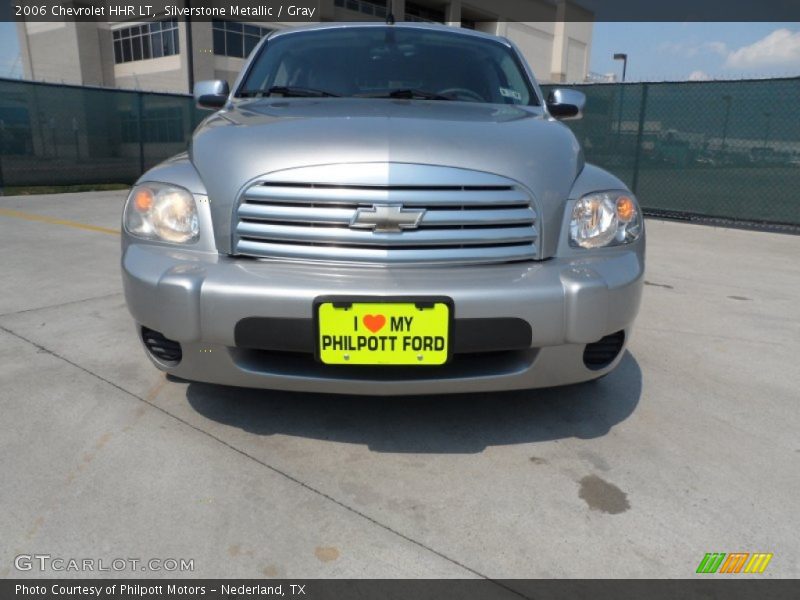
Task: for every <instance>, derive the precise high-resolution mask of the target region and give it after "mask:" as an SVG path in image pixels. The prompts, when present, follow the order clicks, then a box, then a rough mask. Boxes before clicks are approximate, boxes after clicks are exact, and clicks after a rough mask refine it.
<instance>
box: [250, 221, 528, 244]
mask: <svg viewBox="0 0 800 600" xmlns="http://www.w3.org/2000/svg"><path fill="white" fill-rule="evenodd" d="M236 233H238V234H239V237H240V238H245V239H248V240H252V241H257V240H266V241H281V242H294V243H305V244H337V245H348V246H351V245H352V246H382V247H387V246H396V247H404V246H427V245H430V246H465V245H484V246H487V245H493V246H494V245H498V244H522V243H525V242H527V243H533V242H534V240H535V239H536V235H535V234H534V232H533V230H532V229H531V228H530V227H498V228H492V229H428V230H425V229H416V230H412V231H403V232H401V233H378V232H373V231H367V230H356V229H348V228H346V227H303V226H294V225H283V224H281V225H272V224H262V223H243V222H240V223H239V225H238V226H237V227H236Z"/></svg>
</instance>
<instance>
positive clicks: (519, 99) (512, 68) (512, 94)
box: [500, 54, 531, 104]
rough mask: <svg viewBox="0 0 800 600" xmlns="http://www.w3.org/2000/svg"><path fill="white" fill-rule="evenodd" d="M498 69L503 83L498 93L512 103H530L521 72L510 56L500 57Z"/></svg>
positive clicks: (529, 96)
mask: <svg viewBox="0 0 800 600" xmlns="http://www.w3.org/2000/svg"><path fill="white" fill-rule="evenodd" d="M500 70H501V71H502V72H503V79H505V82H504V85H503V87H502V89H501V90H500V94H501V95H502V96H503V98H505V99H506V101H510V102H511V103H513V104H530V101H531V95H530V92H529V91H528V85H527V84H526V83H525V80H524V79H523V78H522V77H523V76H522V72H521V70H520V69H519V67H518V66H517V64H516V62H515V61H514V59H513V58H511V56H509V55H508V54H506V55H504V56H503V57H502V58H501V59H500Z"/></svg>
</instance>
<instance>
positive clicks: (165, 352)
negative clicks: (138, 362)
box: [142, 327, 183, 366]
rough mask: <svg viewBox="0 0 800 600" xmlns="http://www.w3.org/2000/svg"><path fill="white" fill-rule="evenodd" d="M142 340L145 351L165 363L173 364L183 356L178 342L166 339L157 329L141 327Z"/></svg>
mask: <svg viewBox="0 0 800 600" xmlns="http://www.w3.org/2000/svg"><path fill="white" fill-rule="evenodd" d="M142 341H143V342H144V346H145V348H147V351H148V352H149V353H150V354H152V355H153V356H154V357H155V358H156V359H158V360H159V361H160V362H162V363H164V364H166V365H169V366H175V365H177V364H178V363H179V362H181V358H183V352H182V350H181V345H180V343H179V342H176V341H174V340H170V339H167V338H166V337H164V334H163V333H161V332H159V331H154V330H152V329H148V328H147V327H142Z"/></svg>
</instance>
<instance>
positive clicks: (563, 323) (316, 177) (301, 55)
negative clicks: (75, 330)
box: [122, 23, 645, 395]
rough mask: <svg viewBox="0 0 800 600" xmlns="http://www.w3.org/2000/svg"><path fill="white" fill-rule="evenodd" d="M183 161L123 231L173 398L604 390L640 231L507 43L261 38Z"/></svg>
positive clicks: (201, 98) (150, 178)
mask: <svg viewBox="0 0 800 600" xmlns="http://www.w3.org/2000/svg"><path fill="white" fill-rule="evenodd" d="M195 99H196V102H197V104H198V105H199V106H201V107H204V108H210V109H216V112H214V113H213V114H212V115H211V116H209V117H208V118H206V119H205V120H204V121H203V122H202V123H201V124H200V126H199V127H198V128H197V130H196V131H195V132H194V134H193V136H192V139H191V143H190V145H189V150H188V152H187V153H185V154H182V155H179V156H176V157H174V158H172V159H170V160H167V161H166V162H164V163H162V164H160V165H158V166H156V167H154V168H152V169H151V170H149V171H148V172H146V173H145V174H144V175H143V176H142V177H141V178H140V179H139V181H138V182H137V183H136V185H135V186H134V187H133V189H132V190H131V193H130V195H129V197H128V200H127V202H126V205H125V210H124V215H123V237H122V271H123V280H124V286H125V296H126V299H127V303H128V307H129V309H130V312H131V314H132V316H133V319H134V321H135V322H136V328H137V331H138V335H139V336H140V338H141V341H142V343H143V345H144V347H145V349H146V351H147V354H148V356H149V357H150V359H151V360H152V362H153V363H154V364H155V365H156V366H157V367H158V368H160V369H162V370H164V371H167V372H168V373H171V374H173V375H175V376H176V377H179V378H182V379H186V380H190V381H203V382H212V383H219V384H226V385H234V386H245V387H256V388H268V389H277V390H295V391H307V392H327V393H341V394H371V395H382V394H384V395H389V394H431V393H451V392H481V391H493V390H510V389H525V388H537V387H548V386H556V385H564V384H572V383H577V382H582V381H588V380H591V379H595V378H598V377H601V376H603V375H605V374H607V373H608V372H609V371H611V370H612V369H613V368H614V367H615V366H616V365H617V364H618V363H619V361H620V360H621V357H622V355H623V353H624V351H625V347H626V343H627V340H628V337H629V334H630V331H631V327H632V324H633V321H634V319H635V317H636V314H637V312H638V310H639V303H640V299H641V290H642V282H643V271H644V247H645V240H644V224H643V220H642V213H641V210H640V208H639V205H638V203H637V200H636V198H635V197H634V196H633V194H632V193H631V192H630V191H629V190H628V189H627V187H626V186H625V184H623V183H622V182H621V181H620V180H619V179H617V178H616V177H614V176H613V175H611V174H609V173H607V172H605V171H603V170H601V169H599V168H598V167H596V166H593V165H590V164H586V163H585V161H584V157H583V153H582V151H581V147H580V145H579V144H578V141H577V140H576V138H575V136H574V135H573V134H572V132H571V131H570V130H569V128H568V127H566V126H565V125H564V124H563V123H561V122H560V121H561V120H563V119H571V118H578V117H580V116H581V114H582V111H583V104H584V96H583V94H581V93H579V92H577V91H573V90H566V89H562V90H554V91H552V92H551V93H550V94H549V95H548V96H547V97H546V98H545V97H543V95H542V92H541V90H540V88H539V86H538V84H537V82H536V80H535V78H534V76H533V74H532V72H531V71H530V69H529V67H528V65H527V64H526V62H525V60H524V59H523V57H522V55H521V54H520V52H519V51H518V49H517V48H515V46H514V45H513V44H512V43H511V42H509V41H508V40H506V39H504V38H500V37H495V36H491V35H487V34H483V33H477V32H471V31H467V30H460V29H453V28H446V27H444V26H434V25H421V24H413V25H412V24H402V25H401V24H397V25H388V24H368V25H364V24H341V23H339V24H329V25H320V26H312V27H310V28H307V29H287V30H282V31H279V32H274V33H272V34H270V35H269V36H268V37H266V38H264V39H263V40H262V41H261V43H260V44H259V45H258V46H257V47H256V48H255V49H254V51H253V52H252V54H251V55H250V57H249V59H248V61H247V63H246V65H245V67H244V69H243V71H242V73H241V74H240V75H239V78H238V79H237V81H236V82H235V84H234V86H233V88H232V91H231V90H229V87H228V84H227V83H226V82H224V81H209V82H202V83H199V84H198V85H197V86H196V89H195Z"/></svg>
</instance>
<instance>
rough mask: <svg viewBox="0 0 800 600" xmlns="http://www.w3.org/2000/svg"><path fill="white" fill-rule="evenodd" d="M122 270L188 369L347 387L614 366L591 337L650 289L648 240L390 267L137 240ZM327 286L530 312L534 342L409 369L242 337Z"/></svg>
mask: <svg viewBox="0 0 800 600" xmlns="http://www.w3.org/2000/svg"><path fill="white" fill-rule="evenodd" d="M122 272H123V283H124V288H125V296H126V300H127V303H128V307H129V310H130V312H131V314H132V316H133V318H134V319H135V321H136V322H137V323H138V324H139V325H140V326H145V327H147V328H149V329H153V330H156V331H159V332H161V333H163V335H164V336H165V337H167V338H169V339H172V340H176V341H178V342H180V343H181V346H182V348H183V357H182V359H181V361H180V363H179V364H177V365H174V366H169V365H166V364H163V363H160V362H159V361H158V360H156V359H153V357H152V356H151V359H153V362H154V363H155V364H156V365H157V366H158V367H159V368H161V369H163V370H165V371H168V372H169V373H172V374H174V375H176V376H178V377H182V378H185V379H189V380H194V381H204V382H211V383H219V384H226V385H235V386H244V387H256V388H269V389H280V390H292V391H308V392H325V393H342V394H371V395H399V394H428V393H430V394H433V393H459V392H477V391H494V390H509V389H524V388H535V387H550V386H555V385H564V384H570V383H578V382H581V381H586V380H589V379H594V378H597V377H599V376H602V375H604V374H605V373H607V372H608V371H610V370H612V369H613V368H614V367H615V366H616V364H617V363H618V362H619V360H620V358H621V356H622V354H623V352H620V353H619V355H618V356H617V358H616V359H615V360H614V361H613V362H611V363H610V364H608V365H607V366H605V367H604V368H601V369H590V368H588V367H587V366H586V365H585V364H584V362H583V353H584V349H585V346H586V344H589V343H592V342H596V341H598V340H600V339H601V338H603V337H604V336H606V335H608V334H611V333H613V332H618V331H624V332H625V333H626V334H628V333H629V332H630V328H631V326H632V324H633V321H634V319H635V317H636V314H637V312H638V310H639V303H640V299H641V290H642V283H643V272H644V243H643V240H640V241H639V242H637V243H635V244H632V245H631V246H629V247H624V248H610V249H606V250H605V251H602V252H597V253H594V255H593V256H591V257H579V258H554V259H550V260H546V261H539V262H526V263H517V264H506V265H492V266H475V267H446V268H443V267H432V268H422V267H405V268H385V269H384V268H366V267H360V266H349V267H348V266H339V265H336V266H334V265H329V264H299V263H288V262H273V261H259V260H251V259H240V258H231V257H228V256H223V255H217V254H210V253H201V252H192V251H186V250H182V249H176V248H171V247H165V246H157V245H150V244H141V243H135V242H134V243H131V244H129V245H127V246H126V248H125V249H124V254H123V257H122ZM319 296H375V297H389V296H391V297H397V296H409V297H425V296H448V297H450V298H452V299H453V303H454V312H455V317H456V319H487V318H517V319H522V320H524V321H526V322H527V323H528V324H529V325H530V327H531V347H530V348H528V349H517V351H514V352H495V353H491V354H480V355H478V354H475V355H472V356H469V355H465V356H463V357H458V356H457V357H456V360H454V361H453V364H449V365H446V366H445V367H435V368H416V369H414V368H411V369H402V370H401V369H399V368H394V367H392V368H374V367H372V368H363V367H362V368H357V367H338V368H337V367H330V366H325V365H321V364H319V363H317V362H316V361H315V360H314V359H313V355H305V354H297V353H280V352H274V351H272V352H259V351H253V350H249V349H244V348H240V347H237V345H236V337H235V330H236V325H237V323H239V322H240V321H242V320H244V319H249V318H253V317H265V318H273V319H275V318H279V319H299V320H306V321H308V320H311V319H313V304H314V300H315V299H316V298H318V297H319ZM140 329H141V328H140ZM626 337H627V335H626Z"/></svg>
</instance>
